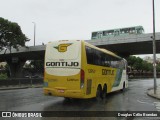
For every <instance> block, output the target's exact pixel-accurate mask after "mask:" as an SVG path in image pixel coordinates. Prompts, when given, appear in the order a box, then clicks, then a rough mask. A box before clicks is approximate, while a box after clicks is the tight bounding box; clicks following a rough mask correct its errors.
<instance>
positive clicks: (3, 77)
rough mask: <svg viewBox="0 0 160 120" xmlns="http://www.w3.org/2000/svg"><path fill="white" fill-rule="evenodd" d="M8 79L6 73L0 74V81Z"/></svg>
mask: <svg viewBox="0 0 160 120" xmlns="http://www.w3.org/2000/svg"><path fill="white" fill-rule="evenodd" d="M7 78H8V77H7V73H4V74H3V73H1V74H0V79H7Z"/></svg>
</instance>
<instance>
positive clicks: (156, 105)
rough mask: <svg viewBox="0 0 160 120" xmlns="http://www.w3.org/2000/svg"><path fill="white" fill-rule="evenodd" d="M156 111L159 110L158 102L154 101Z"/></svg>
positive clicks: (159, 103) (159, 104)
mask: <svg viewBox="0 0 160 120" xmlns="http://www.w3.org/2000/svg"><path fill="white" fill-rule="evenodd" d="M154 105H155V107H156V109H157V111H160V102H154Z"/></svg>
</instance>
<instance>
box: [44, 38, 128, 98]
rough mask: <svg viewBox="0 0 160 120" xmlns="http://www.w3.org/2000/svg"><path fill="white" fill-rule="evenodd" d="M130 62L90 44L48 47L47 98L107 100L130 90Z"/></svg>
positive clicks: (61, 44)
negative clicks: (121, 91)
mask: <svg viewBox="0 0 160 120" xmlns="http://www.w3.org/2000/svg"><path fill="white" fill-rule="evenodd" d="M126 68H127V62H126V60H125V59H123V58H121V57H119V56H117V55H116V54H114V53H112V52H110V51H108V50H105V49H100V48H98V47H95V46H93V45H90V44H89V43H87V42H84V41H80V40H75V41H67V40H62V41H56V42H50V43H48V44H47V46H46V53H45V71H44V94H45V95H53V96H61V97H66V98H93V97H97V98H102V99H103V98H104V97H105V96H106V94H107V93H110V92H113V91H117V90H124V89H125V88H127V87H128V80H127V74H126Z"/></svg>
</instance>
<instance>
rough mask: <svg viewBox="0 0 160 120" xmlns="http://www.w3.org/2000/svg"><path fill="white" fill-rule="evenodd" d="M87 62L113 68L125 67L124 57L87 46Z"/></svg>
mask: <svg viewBox="0 0 160 120" xmlns="http://www.w3.org/2000/svg"><path fill="white" fill-rule="evenodd" d="M86 55H87V63H88V64H92V65H99V66H105V67H113V68H124V67H125V64H124V61H123V59H119V58H116V57H113V56H111V55H108V54H106V53H104V52H102V51H99V50H96V49H93V48H91V47H88V46H86Z"/></svg>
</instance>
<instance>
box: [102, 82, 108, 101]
mask: <svg viewBox="0 0 160 120" xmlns="http://www.w3.org/2000/svg"><path fill="white" fill-rule="evenodd" d="M106 95H107V85H106V84H105V85H104V86H103V91H102V98H103V99H106Z"/></svg>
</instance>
